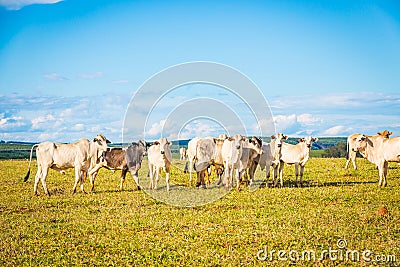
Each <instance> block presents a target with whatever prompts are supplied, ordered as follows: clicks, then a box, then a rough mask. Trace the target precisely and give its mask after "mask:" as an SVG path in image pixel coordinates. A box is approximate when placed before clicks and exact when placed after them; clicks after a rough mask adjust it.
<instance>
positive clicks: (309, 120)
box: [297, 113, 322, 125]
mask: <svg viewBox="0 0 400 267" xmlns="http://www.w3.org/2000/svg"><path fill="white" fill-rule="evenodd" d="M297 122H299V123H301V124H306V125H310V124H311V125H312V124H314V123H320V122H322V119H320V118H316V117H314V116H313V115H311V114H308V113H306V114H301V115H298V116H297Z"/></svg>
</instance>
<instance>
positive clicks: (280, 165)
mask: <svg viewBox="0 0 400 267" xmlns="http://www.w3.org/2000/svg"><path fill="white" fill-rule="evenodd" d="M284 167H285V163H284V162H283V161H281V162H280V163H279V178H280V180H281V186H282V187H283V168H284ZM277 185H278V179H276V181H275V187H276V186H277Z"/></svg>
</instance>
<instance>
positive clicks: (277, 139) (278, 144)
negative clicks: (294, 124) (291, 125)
mask: <svg viewBox="0 0 400 267" xmlns="http://www.w3.org/2000/svg"><path fill="white" fill-rule="evenodd" d="M286 139H288V136H287V135H283V134H282V133H278V134H277V135H276V136H275V135H272V136H271V146H272V149H273V152H272V153H273V157H274V159H273V163H274V164H278V163H279V161H280V159H281V156H282V153H281V152H282V144H283V141H284V140H286Z"/></svg>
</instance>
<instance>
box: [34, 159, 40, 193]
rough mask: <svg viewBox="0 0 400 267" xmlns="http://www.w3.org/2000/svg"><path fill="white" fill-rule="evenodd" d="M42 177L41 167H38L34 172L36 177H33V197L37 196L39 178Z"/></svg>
mask: <svg viewBox="0 0 400 267" xmlns="http://www.w3.org/2000/svg"><path fill="white" fill-rule="evenodd" d="M41 176H42V166H40V165H38V169H37V172H36V176H35V183H34V184H33V193H34V194H35V196H37V195H38V192H37V191H38V184H39V181H40V177H41Z"/></svg>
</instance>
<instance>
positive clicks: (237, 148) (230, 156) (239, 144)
mask: <svg viewBox="0 0 400 267" xmlns="http://www.w3.org/2000/svg"><path fill="white" fill-rule="evenodd" d="M246 139H247V138H246V137H244V136H242V135H240V134H235V135H234V136H233V137H229V138H227V139H225V141H224V144H223V145H222V160H223V162H224V172H225V178H224V185H225V186H226V187H227V188H230V187H231V186H232V184H233V177H234V171H235V170H236V177H237V178H236V180H237V182H238V183H239V172H238V168H239V164H240V158H241V157H242V149H243V143H244V142H245V141H246Z"/></svg>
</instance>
